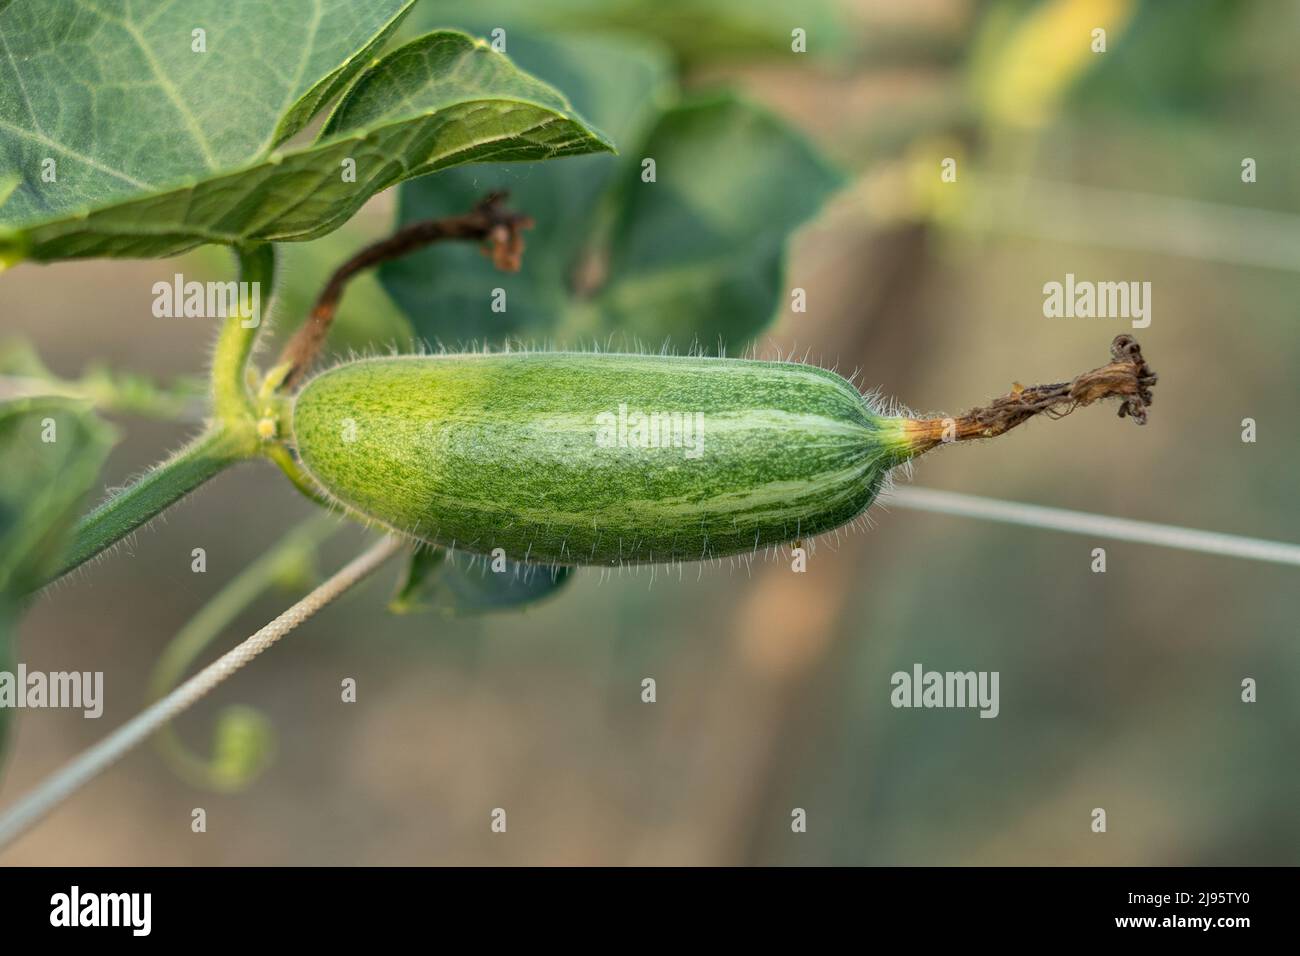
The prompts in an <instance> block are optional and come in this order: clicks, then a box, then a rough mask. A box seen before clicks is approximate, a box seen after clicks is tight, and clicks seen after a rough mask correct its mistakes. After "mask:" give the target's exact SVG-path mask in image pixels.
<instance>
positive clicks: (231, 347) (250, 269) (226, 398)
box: [212, 243, 275, 432]
mask: <svg viewBox="0 0 1300 956" xmlns="http://www.w3.org/2000/svg"><path fill="white" fill-rule="evenodd" d="M235 254H236V256H237V257H238V259H239V281H240V282H241V283H242V282H247V283H250V285H251V287H252V288H254V289H256V290H257V292H256V293H254V294H256V295H257V296H258V297H259V300H260V301H262V303H263V304H264V305H269V304H270V301H271V295H270V294H271V289H272V284H273V282H274V280H275V251H274V250H273V249H272V248H271V246H270V245H268V244H266V243H262V244H260V245H256V246H241V247H239V248H238V249H236V250H235ZM254 283H255V284H254ZM263 290H265V292H266V296H265V298H264V299H263V298H262V295H261V293H262V291H263ZM242 302H243V300H242V299H241V300H240V303H241V305H242ZM249 318H251V316H249V315H246V314H244V313H243V312H241V311H238V310H237V311H236V312H235V313H234V314H232V315H229V316H227V317H226V324H225V325H224V326H222V329H221V335H220V337H219V338H218V339H217V347H216V350H215V351H214V352H213V354H212V411H213V415H214V416H215V417H216V420H217V422H218V423H220V424H221V425H222V426H224V427H225V428H227V429H232V430H233V429H238V428H241V427H251V426H253V420H254V414H253V403H252V396H251V395H250V394H249V390H248V378H247V369H248V357H249V355H251V354H252V352H253V343H255V342H256V341H257V334H258V332H260V331H261V323H260V322H259V323H258V324H257V325H253V324H251V323H250V322H249V321H248V319H249ZM253 430H254V432H255V429H253Z"/></svg>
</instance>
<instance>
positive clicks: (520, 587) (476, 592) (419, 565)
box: [388, 548, 573, 617]
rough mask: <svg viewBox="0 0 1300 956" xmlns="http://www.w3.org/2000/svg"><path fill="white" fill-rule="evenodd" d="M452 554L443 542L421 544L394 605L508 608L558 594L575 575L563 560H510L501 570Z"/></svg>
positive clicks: (458, 610) (462, 612) (460, 611)
mask: <svg viewBox="0 0 1300 956" xmlns="http://www.w3.org/2000/svg"><path fill="white" fill-rule="evenodd" d="M446 556H447V552H446V550H445V549H443V548H418V549H416V551H415V552H414V553H413V554H412V555H411V558H410V560H409V561H408V562H407V568H406V574H405V576H404V578H403V580H402V582H401V584H399V585H398V588H397V592H396V593H395V594H394V595H393V598H392V600H391V601H390V602H389V605H388V609H389V610H390V611H392V612H393V613H394V614H409V613H411V612H413V611H425V610H429V609H437V610H440V611H442V612H443V613H444V614H448V615H454V616H458V617H460V616H467V615H473V614H486V613H490V612H492V611H508V610H513V609H516V608H520V607H524V606H525V605H529V604H536V603H537V602H538V601H543V600H545V599H546V598H549V597H552V596H553V595H555V594H556V593H557V592H558V591H559V590H560V589H561V588H563V587H564V586H565V584H567V583H568V582H569V579H570V578H571V577H572V576H573V569H572V568H569V567H563V566H557V567H550V566H548V565H539V564H527V563H524V562H520V561H507V562H506V566H505V569H504V570H502V571H499V572H497V571H492V570H491V569H490V568H489V566H488V563H487V562H485V561H479V560H476V559H472V558H470V557H468V556H466V555H460V556H459V558H458V560H452V561H448V560H447V559H446Z"/></svg>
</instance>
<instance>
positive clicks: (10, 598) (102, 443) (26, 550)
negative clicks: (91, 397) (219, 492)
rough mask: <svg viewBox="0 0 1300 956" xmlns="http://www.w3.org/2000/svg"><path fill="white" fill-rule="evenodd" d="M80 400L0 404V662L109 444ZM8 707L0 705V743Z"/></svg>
mask: <svg viewBox="0 0 1300 956" xmlns="http://www.w3.org/2000/svg"><path fill="white" fill-rule="evenodd" d="M112 441H113V434H112V431H111V429H109V428H108V426H106V425H104V424H103V423H102V422H100V421H99V420H98V419H96V418H95V417H94V416H93V415H92V414H91V413H90V411H89V410H88V406H87V405H86V403H84V402H74V401H69V400H67V399H59V398H32V399H20V400H18V401H12V402H5V403H3V404H0V462H3V463H4V466H3V467H2V468H0V668H2V669H9V668H8V662H9V661H10V660H11V659H12V646H11V645H12V640H13V627H14V624H15V623H16V621H17V619H18V613H19V608H20V606H21V603H22V601H23V599H24V598H25V596H26V595H27V594H28V593H29V592H30V591H31V590H33V589H34V588H36V587H37V586H39V585H40V584H41V583H42V582H44V581H46V580H48V578H49V575H50V574H51V573H53V571H54V570H55V569H57V568H58V566H59V563H60V561H61V559H62V557H63V548H64V546H65V544H66V541H67V536H68V533H69V531H70V529H71V527H72V523H73V521H74V520H75V519H76V517H77V513H78V510H79V508H80V505H81V502H82V499H83V498H84V497H85V496H86V493H87V492H88V491H89V490H90V488H91V486H92V485H93V484H94V482H95V477H96V475H97V474H98V473H99V468H100V465H101V464H102V463H103V460H104V456H105V455H106V454H107V452H108V448H109V446H110V445H111V444H112ZM8 712H9V711H8V709H7V708H0V745H3V743H4V735H5V717H6V716H7V714H8Z"/></svg>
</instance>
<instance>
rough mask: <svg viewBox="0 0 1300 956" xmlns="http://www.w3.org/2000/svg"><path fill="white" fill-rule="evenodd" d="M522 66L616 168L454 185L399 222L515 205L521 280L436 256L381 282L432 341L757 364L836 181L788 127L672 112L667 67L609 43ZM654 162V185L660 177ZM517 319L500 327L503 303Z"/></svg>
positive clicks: (466, 254) (422, 256)
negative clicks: (742, 353) (736, 357)
mask: <svg viewBox="0 0 1300 956" xmlns="http://www.w3.org/2000/svg"><path fill="white" fill-rule="evenodd" d="M510 43H511V45H510V50H511V55H512V56H514V57H515V58H516V59H517V60H518V62H519V64H520V65H521V66H522V67H523V68H524V69H527V70H529V71H530V72H533V73H534V74H535V75H537V76H539V77H542V78H544V79H546V80H548V81H549V82H552V83H555V84H556V85H558V86H561V87H562V88H563V89H565V90H566V91H567V92H568V94H569V95H570V97H571V98H572V99H573V102H574V105H575V107H576V108H577V109H578V110H579V111H580V112H582V113H583V115H587V116H590V117H592V122H594V123H596V124H597V125H600V126H602V128H604V129H607V130H609V131H610V133H611V135H612V136H613V138H614V140H615V142H616V143H617V144H619V146H620V150H621V155H620V156H618V157H605V156H593V157H585V158H582V159H579V160H571V161H570V160H566V161H564V162H560V163H547V164H545V165H532V166H522V167H521V166H511V165H506V166H492V167H476V168H474V169H466V170H450V171H448V172H447V173H446V174H444V175H442V176H439V177H438V178H437V180H436V181H429V182H427V183H420V182H418V181H412V182H411V183H409V184H407V185H406V186H404V187H403V188H402V189H401V191H400V200H399V212H398V216H399V222H401V223H402V224H406V223H410V222H415V221H419V220H422V219H429V218H440V217H443V216H449V215H455V214H457V213H459V212H463V211H464V210H466V209H468V208H470V207H471V206H472V205H473V204H474V203H475V202H476V201H477V200H478V199H479V198H481V197H482V196H483V195H484V194H486V193H488V192H493V191H496V190H508V191H509V192H510V203H511V205H512V207H513V208H515V209H516V210H519V211H521V212H524V213H527V214H528V215H530V216H533V217H534V218H535V219H536V221H537V225H536V228H535V229H534V230H533V231H532V232H531V233H529V234H528V236H527V241H528V250H527V252H526V253H525V255H524V263H523V268H522V269H521V271H520V272H519V273H517V274H512V275H505V274H502V273H499V272H497V271H496V270H495V269H494V268H493V267H492V265H491V264H490V263H489V262H488V261H486V260H485V259H484V258H483V257H482V256H481V255H480V254H479V251H478V250H476V249H473V248H467V247H464V246H452V245H449V244H442V245H437V246H431V247H428V248H426V249H424V250H421V251H419V252H417V253H415V254H413V255H410V256H407V257H405V258H403V259H400V260H397V261H393V262H389V263H386V264H385V265H384V266H383V267H382V269H381V277H382V280H383V284H384V287H385V288H386V289H387V290H388V292H389V293H390V295H391V296H392V297H393V299H394V300H395V301H396V302H397V303H398V304H399V305H400V306H401V307H402V308H403V309H404V310H405V312H406V314H407V316H408V317H409V318H410V320H411V323H412V325H413V326H414V327H415V329H416V331H417V332H418V333H419V334H420V335H421V336H423V337H424V338H426V339H428V340H430V341H435V342H441V343H442V344H443V345H445V346H447V347H449V348H457V347H462V346H465V345H467V344H469V343H470V342H472V341H474V340H479V341H486V342H492V343H498V344H499V343H500V342H502V341H505V340H508V339H512V338H513V339H522V340H523V341H525V342H528V343H538V342H543V341H545V342H549V343H552V344H557V345H562V346H569V347H572V346H576V345H581V344H589V343H592V342H597V343H605V342H607V341H609V340H610V339H611V337H612V338H613V340H614V341H616V342H618V343H621V344H622V345H623V347H632V346H633V345H634V344H636V343H642V344H644V345H645V346H649V347H653V348H659V347H661V346H662V345H664V344H665V343H667V344H670V345H671V346H672V347H673V348H675V349H677V350H686V349H689V348H691V347H692V346H694V345H696V344H697V343H698V344H699V345H701V346H702V347H703V348H705V349H706V350H709V351H716V350H717V349H718V346H719V342H721V343H722V345H723V346H724V347H726V348H730V349H732V350H733V351H735V350H739V349H741V348H743V347H744V346H745V345H746V344H748V342H749V341H750V340H751V339H752V338H753V337H754V336H755V335H756V334H758V333H759V332H760V331H761V330H762V329H763V328H764V327H766V326H767V325H768V324H769V323H770V322H771V320H772V318H773V317H774V316H775V314H776V312H777V310H778V308H779V305H780V303H781V301H782V300H783V299H784V297H785V292H784V291H783V289H782V286H781V283H782V279H783V275H784V261H785V248H786V244H787V242H788V239H789V236H790V233H791V232H792V231H793V230H794V229H796V228H797V227H798V226H799V225H801V224H802V223H803V222H805V221H806V220H808V219H809V218H810V217H811V216H812V215H813V214H814V213H816V212H817V210H818V209H819V208H820V207H821V205H822V203H823V202H824V201H825V199H826V198H827V196H828V195H830V193H831V192H832V191H833V190H834V189H835V188H836V187H837V186H838V185H839V184H840V179H839V177H838V175H837V174H836V173H835V172H833V171H832V170H831V169H830V167H829V166H828V165H827V164H826V163H825V162H824V161H823V160H822V159H821V158H820V157H819V156H818V155H817V153H816V151H815V150H814V149H813V148H812V147H811V146H810V145H809V144H808V143H807V142H806V141H805V140H804V138H803V137H802V136H801V135H799V134H798V133H797V132H795V131H794V130H793V129H791V128H790V127H789V126H788V125H786V124H785V123H784V122H782V121H781V120H779V119H777V118H776V117H774V116H772V115H771V114H769V113H768V112H766V111H764V110H762V109H760V108H758V107H756V106H755V105H753V104H751V103H749V102H747V101H745V100H743V99H738V98H736V97H734V96H732V95H730V94H715V95H711V96H697V97H692V98H688V99H686V100H675V101H674V98H673V95H672V92H671V91H672V85H671V81H670V78H669V75H668V73H667V71H666V68H665V65H664V59H663V57H662V56H661V55H656V54H655V53H654V51H653V49H652V48H648V47H646V46H645V45H644V44H628V43H627V42H626V41H621V40H617V39H614V38H612V37H608V36H602V37H574V36H566V37H565V38H563V39H561V38H558V37H546V38H541V37H525V36H521V35H520V34H519V33H518V32H516V33H514V34H512V35H511V41H510ZM647 159H648V160H653V162H654V169H653V177H654V178H653V180H652V181H646V180H647V179H648V178H649V174H643V170H645V169H646V167H645V165H644V161H645V160H647ZM495 289H502V290H504V292H505V296H506V298H505V310H504V311H493V308H492V304H493V290H495Z"/></svg>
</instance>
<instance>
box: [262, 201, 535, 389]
mask: <svg viewBox="0 0 1300 956" xmlns="http://www.w3.org/2000/svg"><path fill="white" fill-rule="evenodd" d="M507 196H508V194H507V193H504V192H494V193H489V194H488V195H487V196H484V197H483V198H482V199H481V200H479V201H478V203H477V204H475V206H474V208H473V209H472V210H470V211H469V212H467V213H465V214H464V215H461V216H449V217H447V218H446V219H426V220H423V221H421V222H413V223H411V224H410V225H409V226H403V227H402V228H401V229H399V230H398V231H397V232H395V233H393V234H392V235H391V236H389V237H388V238H387V239H381V240H380V241H379V242H376V243H374V244H373V245H369V246H366V247H365V248H364V249H362V250H361V251H360V252H358V253H357V254H356V255H355V256H353V257H352V258H351V259H349V260H348V261H347V262H345V263H343V265H341V266H339V267H338V269H336V270H335V271H334V274H333V275H332V276H330V279H329V281H328V282H327V283H325V288H324V289H322V290H321V293H320V295H319V296H317V298H316V304H315V306H314V307H313V308H312V310H311V315H310V316H308V318H307V321H306V322H305V323H303V325H302V327H301V328H299V329H298V331H297V332H295V333H294V336H293V338H292V339H290V340H289V342H288V344H287V345H285V347H284V351H283V352H281V353H280V360H279V362H278V363H277V364H279V365H287V366H288V372H287V374H286V375H285V377H284V381H283V382H282V383H281V385H280V388H282V389H286V390H287V389H290V388H293V386H294V385H296V384H297V383H298V382H299V381H300V380H301V379H302V377H303V375H305V374H306V373H307V371H308V370H309V369H310V368H311V364H312V362H314V361H315V360H316V356H317V355H318V354H319V353H320V350H321V348H322V346H324V344H325V337H326V336H327V335H328V334H329V329H330V324H331V323H332V322H333V321H334V313H335V311H336V310H337V309H338V304H339V300H340V299H341V298H342V297H343V290H344V288H346V286H347V284H348V282H349V281H351V279H352V277H353V276H355V275H356V274H357V273H359V272H362V271H364V270H366V269H369V268H372V267H373V266H377V265H379V264H380V263H381V262H387V261H388V260H390V259H400V258H401V257H402V256H404V255H406V254H407V253H409V252H414V251H415V250H417V249H421V248H423V247H424V246H427V245H429V244H431V243H434V242H439V241H441V240H443V239H467V240H471V241H478V242H482V243H484V245H483V254H484V255H486V256H490V257H491V259H492V264H493V265H495V266H496V267H497V268H498V269H500V270H502V271H503V272H518V271H519V267H520V265H522V263H523V255H524V237H523V230H525V229H531V228H532V227H533V220H532V218H531V217H530V216H525V215H522V214H520V213H516V212H511V211H510V210H509V209H507V208H506V207H505V201H506V198H507Z"/></svg>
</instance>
